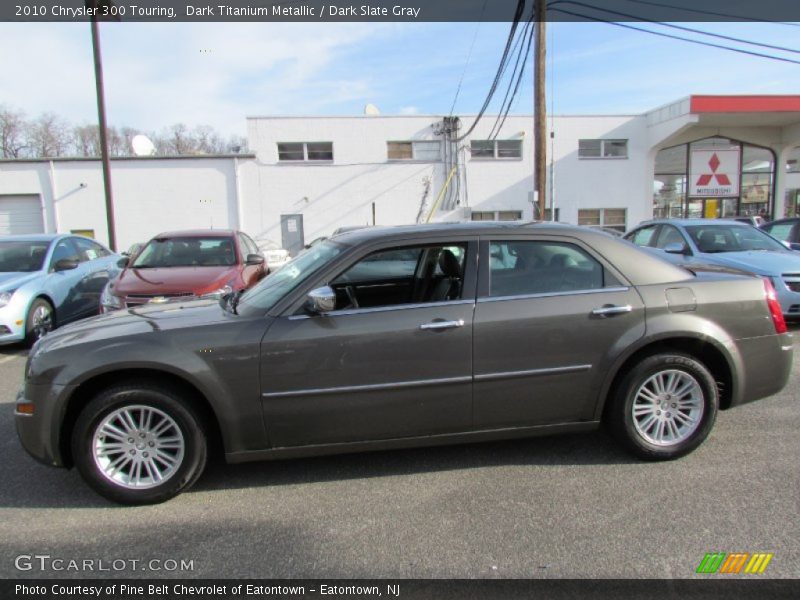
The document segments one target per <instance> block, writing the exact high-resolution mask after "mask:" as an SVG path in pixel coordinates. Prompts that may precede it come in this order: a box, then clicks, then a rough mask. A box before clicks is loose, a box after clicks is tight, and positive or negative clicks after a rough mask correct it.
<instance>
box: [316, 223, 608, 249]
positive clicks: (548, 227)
mask: <svg viewBox="0 0 800 600" xmlns="http://www.w3.org/2000/svg"><path fill="white" fill-rule="evenodd" d="M534 230H535V231H536V232H539V233H546V232H547V233H559V234H562V235H563V234H565V233H574V234H581V235H585V234H586V233H587V232H588V233H590V234H594V235H603V234H602V233H600V232H597V231H592V230H590V229H588V228H586V227H577V226H575V225H566V224H563V223H552V222H545V221H471V222H468V223H424V224H417V225H395V226H390V227H384V226H373V227H361V228H359V229H353V230H351V231H346V232H342V233H339V234H336V237H335V238H331V239H335V241H336V242H339V243H343V244H360V243H363V242H365V241H369V240H372V239H384V238H388V237H396V238H401V237H413V236H420V237H424V236H427V235H436V234H456V235H491V234H493V233H496V234H502V233H505V234H507V233H511V232H514V231H527V232H530V231H534ZM604 237H607V236H604Z"/></svg>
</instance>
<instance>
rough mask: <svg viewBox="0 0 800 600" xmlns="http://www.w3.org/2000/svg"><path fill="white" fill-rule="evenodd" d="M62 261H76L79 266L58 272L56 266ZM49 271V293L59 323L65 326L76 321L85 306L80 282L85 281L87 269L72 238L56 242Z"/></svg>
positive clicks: (46, 283) (47, 280) (47, 283)
mask: <svg viewBox="0 0 800 600" xmlns="http://www.w3.org/2000/svg"><path fill="white" fill-rule="evenodd" d="M61 260H71V261H76V262H77V263H78V266H77V267H76V268H74V269H67V270H63V271H58V270H56V265H57V264H58V262H59V261H61ZM48 269H49V271H48V275H47V279H46V282H45V285H46V288H47V292H48V293H49V294H50V297H51V298H52V299H53V301H54V302H55V309H56V320H57V323H58V324H59V325H63V324H64V323H66V322H68V321H72V320H74V319H76V318H77V317H78V315H80V312H81V307H82V305H83V297H82V296H81V289H80V282H81V281H82V280H83V277H84V274H85V272H86V269H85V266H84V265H83V264H82V263H81V262H80V256H79V254H78V249H77V248H76V247H75V243H74V242H73V241H72V238H62V239H61V240H59V241H57V242H56V244H55V247H54V248H53V253H52V255H51V257H50V265H49V268H48Z"/></svg>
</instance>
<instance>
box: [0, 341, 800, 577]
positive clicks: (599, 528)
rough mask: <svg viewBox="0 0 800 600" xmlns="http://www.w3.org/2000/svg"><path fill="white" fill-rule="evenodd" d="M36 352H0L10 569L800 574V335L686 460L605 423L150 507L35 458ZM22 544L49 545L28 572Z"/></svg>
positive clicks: (242, 479) (29, 548) (2, 528)
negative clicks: (642, 458) (622, 446)
mask: <svg viewBox="0 0 800 600" xmlns="http://www.w3.org/2000/svg"><path fill="white" fill-rule="evenodd" d="M794 334H795V338H796V339H795V346H796V347H797V346H800V344H798V340H800V329H798V328H797V327H795V328H794ZM24 361H25V352H24V350H22V349H20V348H14V347H11V348H8V347H7V348H0V404H2V407H1V408H0V448H1V449H2V453H1V454H0V457H1V458H2V460H0V548H2V553H0V576H1V577H36V578H38V577H85V576H93V575H95V576H109V575H118V576H134V577H135V576H145V577H153V576H157V577H161V576H173V577H178V576H187V575H188V576H192V577H203V578H216V577H259V578H284V577H318V578H338V577H381V578H394V577H403V578H426V577H433V578H440V577H442V578H473V577H503V578H529V577H533V578H537V577H577V578H583V577H602V578H618V577H619V578H638V577H652V578H660V577H670V578H672V577H675V578H684V577H694V576H696V575H695V569H696V568H697V566H698V564H699V563H700V561H701V559H702V558H703V556H704V555H705V554H706V553H707V552H751V553H752V552H771V553H774V558H773V559H772V561H771V563H770V564H769V566H768V569H767V571H766V573H765V575H764V576H765V577H780V578H796V577H797V576H798V573H800V521H799V520H798V518H797V517H798V513H799V512H800V510H799V509H800V467H799V466H798V460H800V435H799V434H798V432H799V431H800V405H798V400H800V386H799V385H798V384H800V348H798V351H797V352H796V353H795V364H794V370H793V375H792V379H791V381H790V383H789V385H788V386H787V387H786V388H785V389H784V391H783V392H782V393H781V394H779V395H777V396H774V397H772V398H769V399H766V400H762V401H759V402H756V403H753V404H750V405H746V406H744V407H741V408H738V409H734V410H732V411H727V412H724V413H721V414H720V416H719V418H718V420H717V424H716V426H715V429H714V431H713V433H712V435H711V437H710V439H709V440H708V441H707V442H706V443H705V444H704V445H703V446H702V447H701V448H700V449H699V450H698V451H696V452H695V453H694V454H692V455H690V456H688V457H686V458H684V459H682V460H679V461H674V462H669V463H657V464H648V463H642V462H638V461H636V460H634V459H631V458H629V457H628V456H627V455H626V454H625V453H623V452H622V451H620V450H619V449H617V447H616V446H615V445H614V444H613V443H612V442H611V440H610V439H608V438H607V437H606V436H605V434H603V433H600V432H598V433H593V434H588V435H568V436H561V437H553V438H539V439H533V440H523V441H513V442H503V443H488V444H474V445H468V446H453V447H447V448H434V449H420V450H407V451H393V452H380V453H372V454H361V455H348V456H335V457H326V458H317V459H305V460H294V461H283V462H272V463H255V464H248V465H238V466H226V465H223V464H214V465H211V466H210V468H209V469H208V470H207V472H206V474H205V475H204V477H203V478H202V479H201V480H200V481H199V483H198V484H197V485H196V486H195V487H194V488H193V489H192V490H191V491H189V492H187V493H184V494H183V495H181V496H179V497H177V498H175V499H173V500H171V501H169V502H168V503H166V504H162V505H158V506H150V507H142V508H124V507H118V506H115V505H112V504H110V503H108V502H107V501H105V500H103V499H102V498H100V497H98V496H96V495H95V494H94V493H93V492H91V491H90V490H89V489H88V488H87V487H86V486H85V485H84V484H83V483H82V481H81V480H80V478H79V476H78V474H77V473H76V472H75V471H65V470H59V469H52V468H48V467H45V466H42V465H39V464H38V463H36V462H35V461H34V460H33V459H31V458H30V457H28V456H27V454H25V452H24V451H23V450H22V448H21V446H20V445H19V442H18V440H17V436H16V432H15V430H14V422H13V401H14V396H15V392H16V390H17V388H18V386H19V385H20V382H21V379H22V372H23V366H24ZM20 555H49V556H50V557H51V558H50V559H46V561H45V560H40V561H39V562H38V563H37V562H35V561H33V564H32V569H31V570H19V569H18V568H17V566H15V563H17V564H18V565H19V564H21V565H22V566H23V567H25V565H26V564H30V563H29V562H26V561H25V560H23V561H22V563H20V561H18V560H16V557H18V556H20ZM52 559H63V560H64V561H65V562H64V563H63V565H62V566H64V565H68V562H67V561H69V560H78V561H83V560H93V561H96V562H95V563H93V564H94V565H95V568H98V567H99V564H100V563H99V562H97V561H100V560H102V561H104V563H103V564H104V565H105V566H106V567H107V568H113V569H114V570H112V571H111V572H97V571H94V572H92V571H84V572H77V571H70V570H61V571H56V570H52V568H51V566H52V565H50V563H49V561H50V560H52ZM152 559H156V560H158V561H161V562H159V563H150V562H149V561H151V560H152ZM120 560H124V561H127V562H125V563H124V565H125V566H124V568H123V569H122V570H119V571H116V567H117V566H120V565H122V564H123V563H121V562H119V561H120ZM170 560H174V561H177V562H178V563H180V561H181V560H183V561H191V564H190V566H191V570H187V571H180V570H176V571H172V570H169V571H167V570H165V569H167V568H170V567H172V566H173V563H171V562H169V561H170ZM112 561H117V562H116V563H112ZM131 561H139V562H137V563H133V562H131ZM43 562H46V563H47V568H46V569H45V570H41V569H40V568H39V567H40V565H41V564H42V563H43ZM59 564H61V563H59ZM132 565H133V566H132ZM147 565H149V566H150V567H153V568H155V569H158V568H161V570H160V571H155V572H154V571H148V570H146V569H147V568H148V566H147ZM187 569H188V567H187ZM704 577H711V576H708V575H705V576H704Z"/></svg>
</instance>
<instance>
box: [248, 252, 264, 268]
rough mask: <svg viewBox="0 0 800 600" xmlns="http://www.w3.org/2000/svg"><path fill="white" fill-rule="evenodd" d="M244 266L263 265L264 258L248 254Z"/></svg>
mask: <svg viewBox="0 0 800 600" xmlns="http://www.w3.org/2000/svg"><path fill="white" fill-rule="evenodd" d="M244 264H246V265H263V264H264V257H263V256H261V255H260V254H248V255H247V258H246V259H245V261H244Z"/></svg>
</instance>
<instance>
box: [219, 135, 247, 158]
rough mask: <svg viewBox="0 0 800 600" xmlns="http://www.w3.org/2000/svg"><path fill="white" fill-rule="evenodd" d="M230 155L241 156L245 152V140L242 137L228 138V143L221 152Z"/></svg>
mask: <svg viewBox="0 0 800 600" xmlns="http://www.w3.org/2000/svg"><path fill="white" fill-rule="evenodd" d="M222 151H223V152H226V153H227V152H230V153H231V154H242V153H244V152H247V138H246V137H244V136H243V135H232V136H230V137H229V138H228V143H227V144H225V147H224V148H223V150H222Z"/></svg>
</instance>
